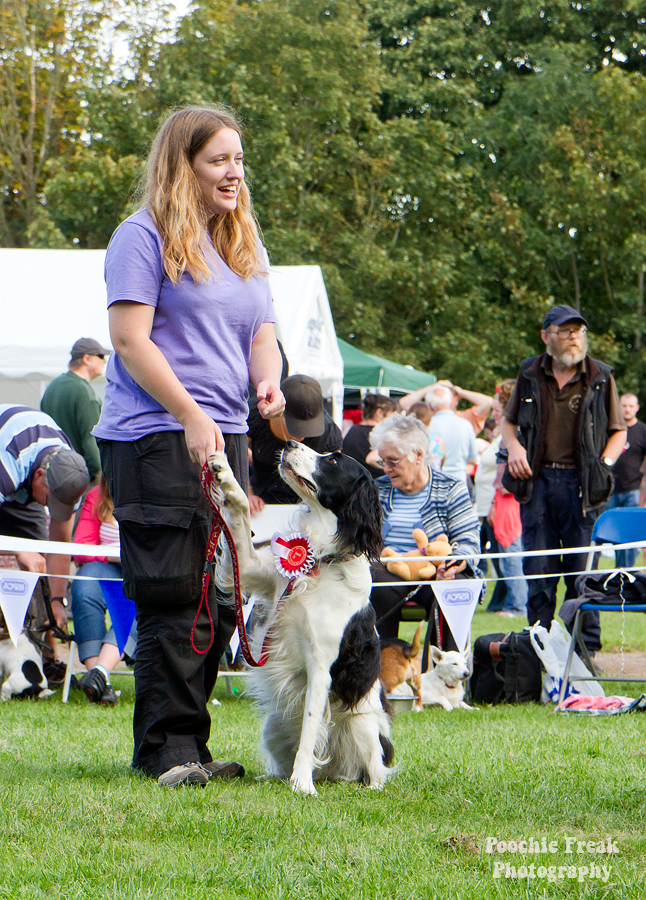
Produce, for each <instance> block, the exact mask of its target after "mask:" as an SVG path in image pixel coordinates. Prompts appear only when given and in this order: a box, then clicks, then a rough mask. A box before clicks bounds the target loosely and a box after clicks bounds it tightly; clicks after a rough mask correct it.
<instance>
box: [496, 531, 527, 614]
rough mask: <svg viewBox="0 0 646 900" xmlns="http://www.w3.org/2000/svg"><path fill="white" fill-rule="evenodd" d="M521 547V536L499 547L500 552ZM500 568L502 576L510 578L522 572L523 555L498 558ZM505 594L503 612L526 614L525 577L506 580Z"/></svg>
mask: <svg viewBox="0 0 646 900" xmlns="http://www.w3.org/2000/svg"><path fill="white" fill-rule="evenodd" d="M522 549H523V539H522V537H519V538H516V540H515V541H512V543H511V544H510V545H509V546H508V547H501V548H500V550H501V552H502V553H506V552H507V551H509V552H510V553H515V552H518V551H520V550H522ZM500 568H501V569H502V575H503V578H511V577H512V575H522V574H523V557H522V556H511V557H508V558H507V559H501V560H500ZM505 584H506V585H507V596H506V597H505V605H504V606H503V608H502V611H503V612H511V613H516V614H518V615H521V616H526V615H527V579H525V578H518V579H514V580H513V581H506V582H505Z"/></svg>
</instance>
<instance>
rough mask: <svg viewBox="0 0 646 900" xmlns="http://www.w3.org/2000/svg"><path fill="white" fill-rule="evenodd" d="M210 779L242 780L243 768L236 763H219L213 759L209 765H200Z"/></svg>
mask: <svg viewBox="0 0 646 900" xmlns="http://www.w3.org/2000/svg"><path fill="white" fill-rule="evenodd" d="M202 766H203V768H205V769H206V771H207V772H209V773H210V775H211V778H244V774H245V773H244V766H241V765H240V763H237V762H220V760H217V759H214V760H213V761H212V762H210V763H202Z"/></svg>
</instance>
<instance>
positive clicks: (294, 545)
mask: <svg viewBox="0 0 646 900" xmlns="http://www.w3.org/2000/svg"><path fill="white" fill-rule="evenodd" d="M271 550H272V553H273V554H274V559H275V560H276V568H277V569H278V571H279V572H280V574H281V575H284V576H285V578H294V577H295V576H296V575H307V573H308V572H309V571H311V570H312V569H313V568H314V565H315V564H316V558H315V556H314V548H313V547H312V545H311V543H310V541H309V539H308V538H306V537H305V535H304V534H298V533H296V534H290V535H289V537H283V536H282V535H281V534H278V532H276V534H275V535H274V536H273V537H272V539H271Z"/></svg>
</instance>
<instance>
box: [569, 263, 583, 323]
mask: <svg viewBox="0 0 646 900" xmlns="http://www.w3.org/2000/svg"><path fill="white" fill-rule="evenodd" d="M570 253H571V255H572V277H573V278H574V308H575V309H576V311H577V312H581V287H580V285H579V270H578V269H577V265H576V253H575V252H574V250H571V251H570Z"/></svg>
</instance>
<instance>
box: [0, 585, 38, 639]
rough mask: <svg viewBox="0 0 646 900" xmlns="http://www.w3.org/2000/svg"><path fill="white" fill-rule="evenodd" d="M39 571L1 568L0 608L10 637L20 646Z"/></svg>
mask: <svg viewBox="0 0 646 900" xmlns="http://www.w3.org/2000/svg"><path fill="white" fill-rule="evenodd" d="M39 578H40V574H39V573H38V572H20V571H18V570H14V569H1V570H0V609H1V610H2V615H3V616H4V620H5V623H6V625H7V631H8V632H9V637H10V638H11V640H12V641H13V643H14V646H16V647H17V646H18V638H19V637H20V635H21V634H22V626H23V625H24V624H25V616H26V615H27V609H28V608H29V604H30V602H31V595H32V594H33V593H34V588H35V587H36V585H37V584H38V579H39Z"/></svg>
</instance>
